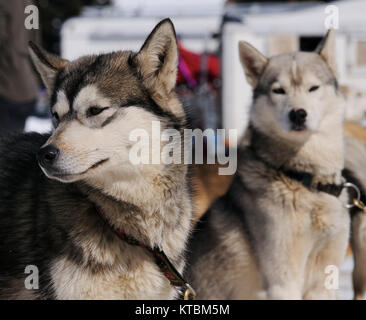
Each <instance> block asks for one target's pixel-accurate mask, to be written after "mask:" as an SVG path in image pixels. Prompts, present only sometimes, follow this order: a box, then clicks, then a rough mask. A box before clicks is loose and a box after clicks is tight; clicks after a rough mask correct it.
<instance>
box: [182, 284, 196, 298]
mask: <svg viewBox="0 0 366 320" xmlns="http://www.w3.org/2000/svg"><path fill="white" fill-rule="evenodd" d="M195 298H196V291H194V289H193V288H192V287H191V286H190V284H189V283H186V284H185V290H184V300H194V299H195Z"/></svg>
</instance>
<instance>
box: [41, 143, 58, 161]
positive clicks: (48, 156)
mask: <svg viewBox="0 0 366 320" xmlns="http://www.w3.org/2000/svg"><path fill="white" fill-rule="evenodd" d="M59 153H60V150H59V149H57V148H56V147H55V146H53V145H48V146H46V147H43V148H41V149H40V150H39V151H38V155H37V156H38V162H39V163H40V164H41V165H42V166H50V165H52V164H53V163H54V162H55V161H56V160H57V158H58V155H59Z"/></svg>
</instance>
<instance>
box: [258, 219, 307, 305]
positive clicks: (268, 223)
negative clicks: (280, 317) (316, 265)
mask: <svg viewBox="0 0 366 320" xmlns="http://www.w3.org/2000/svg"><path fill="white" fill-rule="evenodd" d="M279 215H280V216H279ZM279 215H277V216H276V217H275V218H274V217H269V216H267V217H264V219H263V220H264V221H265V222H264V223H263V220H262V228H261V231H260V232H258V233H257V234H256V235H253V236H254V237H256V239H255V241H254V243H255V247H256V248H255V251H256V253H257V258H258V264H259V269H260V273H261V276H262V280H263V281H262V283H263V289H264V290H265V294H266V297H267V298H268V299H275V300H277V299H281V300H282V299H286V300H287V299H289V300H292V299H301V298H302V288H303V283H304V270H305V264H306V252H307V251H308V248H307V241H305V239H304V238H303V236H301V235H300V236H299V234H295V233H294V230H293V228H292V227H291V226H292V223H291V222H290V221H289V220H288V217H286V214H285V213H284V214H279ZM281 216H282V217H281ZM262 218H263V217H262ZM286 220H287V221H286ZM254 223H258V221H256V222H254ZM257 231H259V230H258V229H257Z"/></svg>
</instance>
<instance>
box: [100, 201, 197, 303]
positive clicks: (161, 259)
mask: <svg viewBox="0 0 366 320" xmlns="http://www.w3.org/2000/svg"><path fill="white" fill-rule="evenodd" d="M95 210H96V211H97V213H98V215H99V216H100V217H101V218H102V220H103V221H104V222H105V223H106V224H107V225H108V226H109V227H110V228H111V230H112V231H113V232H114V233H115V234H116V235H117V236H118V237H119V238H120V239H121V240H123V241H125V242H127V243H128V244H129V245H132V246H139V247H142V248H145V250H147V251H149V252H150V253H151V254H152V256H153V257H154V260H155V263H156V265H157V266H158V267H159V269H160V271H161V272H162V273H163V274H164V276H165V277H166V278H167V279H168V280H169V282H170V284H171V285H172V286H173V287H178V288H181V289H182V290H183V292H184V300H194V299H195V296H196V293H195V291H194V289H193V288H192V287H191V286H190V285H189V283H188V282H187V281H186V280H185V279H184V278H183V276H182V275H181V274H180V273H179V272H178V270H177V269H176V268H175V267H174V265H173V264H172V263H171V262H170V260H169V258H168V257H167V256H166V254H165V252H164V251H162V250H160V249H159V248H158V247H154V248H151V247H150V246H148V245H147V244H145V243H143V242H141V241H139V240H137V239H135V238H134V237H132V236H130V235H128V234H126V233H125V232H124V230H123V229H119V228H114V227H113V226H112V225H111V224H110V223H109V221H108V219H107V217H106V215H105V214H104V212H103V211H102V209H101V208H99V207H97V206H95Z"/></svg>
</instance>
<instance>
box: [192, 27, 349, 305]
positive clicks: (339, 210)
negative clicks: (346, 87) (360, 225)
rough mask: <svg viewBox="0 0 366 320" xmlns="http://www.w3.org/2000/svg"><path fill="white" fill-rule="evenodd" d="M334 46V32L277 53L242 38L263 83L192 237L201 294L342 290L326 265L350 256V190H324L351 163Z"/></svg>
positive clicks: (319, 294) (330, 293)
mask: <svg viewBox="0 0 366 320" xmlns="http://www.w3.org/2000/svg"><path fill="white" fill-rule="evenodd" d="M332 46H333V35H332V32H330V33H328V35H327V37H326V38H325V39H324V40H323V42H322V43H321V45H320V46H319V47H318V49H317V52H314V53H307V52H296V53H292V54H285V55H280V56H276V57H272V58H270V59H267V58H266V57H264V56H263V55H262V54H261V53H259V52H258V51H257V50H256V49H254V48H253V47H252V46H250V45H249V44H248V43H245V42H241V43H240V46H239V47H240V49H239V51H240V58H241V62H242V64H243V67H244V70H245V73H246V76H247V78H248V80H249V82H250V84H251V85H252V86H253V87H254V101H253V105H252V113H251V119H250V130H249V133H248V136H247V140H248V141H249V145H248V146H242V147H241V151H240V152H239V154H238V157H239V159H238V160H239V161H238V163H239V168H238V172H237V174H236V176H235V177H234V182H233V183H232V185H231V187H230V188H229V191H228V192H227V194H226V195H225V196H224V197H222V198H221V199H219V200H218V201H217V202H216V203H215V204H214V205H213V207H212V208H211V210H210V211H209V213H208V214H207V216H206V217H205V218H204V219H203V221H202V222H200V223H199V224H198V226H197V232H196V234H195V236H194V238H193V241H192V243H191V248H192V250H191V251H192V252H191V257H190V268H189V274H190V277H191V278H192V280H193V284H194V285H195V287H196V288H197V290H198V297H199V298H203V299H207V298H209V299H217V298H219V299H220V298H223V299H241V298H257V297H258V296H261V297H264V296H266V297H268V298H273V299H300V298H306V299H319V298H335V291H334V290H327V289H326V288H325V280H326V276H327V274H326V273H325V268H326V266H328V265H335V266H339V264H340V262H341V261H342V259H343V257H344V255H345V251H346V247H347V243H348V234H349V215H348V214H347V211H346V209H344V206H343V205H344V204H345V203H346V201H347V195H346V191H343V192H342V193H341V195H340V196H339V197H336V196H334V195H330V194H328V193H326V192H321V191H319V190H317V188H316V186H317V185H318V184H322V185H327V184H331V185H340V184H341V171H342V169H343V167H344V160H343V156H344V155H343V151H344V146H343V116H344V101H343V99H342V96H341V94H340V92H339V90H338V86H337V81H336V78H335V76H334V73H333V71H332V70H334V61H333V57H332V56H331V55H330V54H329V53H330V52H331V51H332V50H331V48H332ZM286 172H287V173H286ZM285 173H286V174H285ZM290 173H292V174H293V175H296V174H298V175H300V176H301V177H302V178H301V180H303V179H306V180H308V181H307V182H305V181H301V182H300V181H298V180H299V179H295V178H291V177H290V175H291V174H290ZM305 183H307V184H308V187H305ZM261 289H263V290H264V293H265V295H258V293H259V291H260V290H261Z"/></svg>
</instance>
